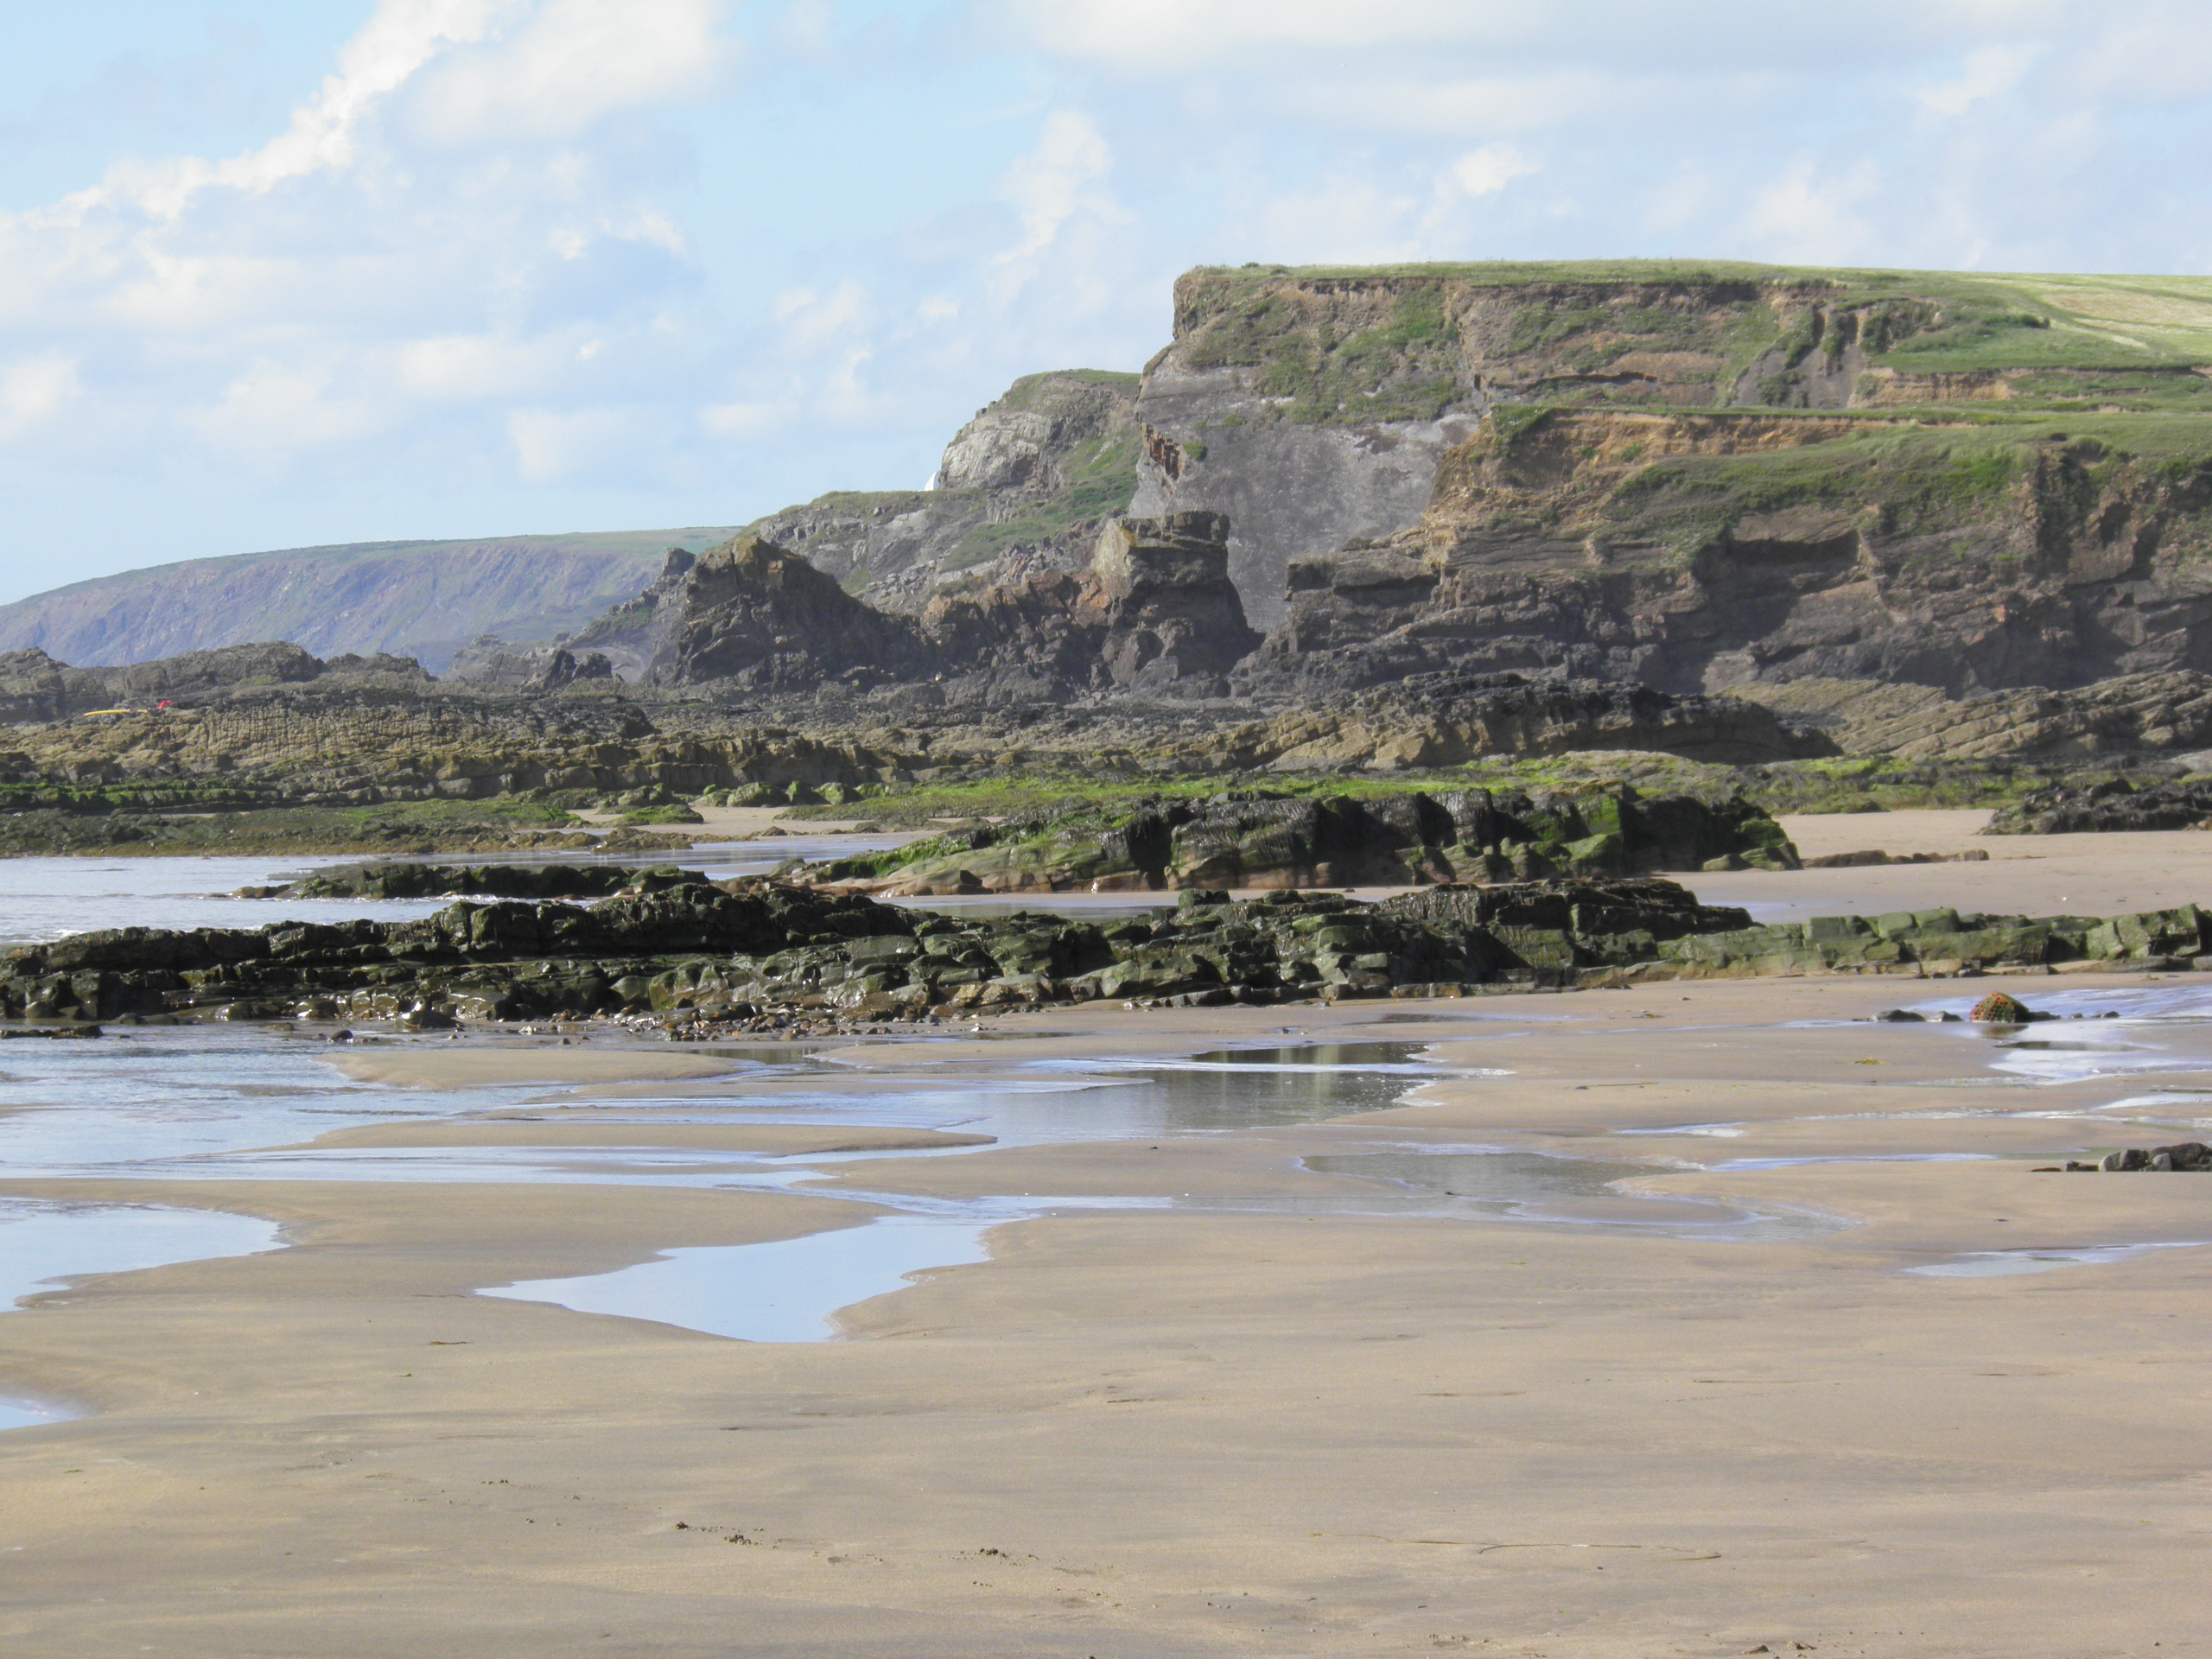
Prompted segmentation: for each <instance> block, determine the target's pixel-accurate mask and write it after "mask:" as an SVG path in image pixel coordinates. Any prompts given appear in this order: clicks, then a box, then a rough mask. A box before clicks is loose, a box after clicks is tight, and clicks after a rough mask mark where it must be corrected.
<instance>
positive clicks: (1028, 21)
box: [0, 0, 2212, 600]
mask: <svg viewBox="0 0 2212 1659" xmlns="http://www.w3.org/2000/svg"><path fill="white" fill-rule="evenodd" d="M11 12H12V13H13V14H14V15H13V16H11V17H10V26H9V30H8V38H9V43H10V48H11V50H10V51H9V52H8V53H7V54H0V490H3V491H4V497H0V499H5V501H6V502H7V504H8V507H9V513H8V518H9V524H10V531H11V532H12V533H11V534H10V535H9V536H8V537H6V538H5V540H4V542H0V600H4V599H10V598H15V597H19V596H21V595H22V594H27V593H31V592H35V591H37V590H39V589H41V588H48V587H53V586H56V585H59V584H60V583H62V582H69V581H74V580H78V579H79V578H81V577H84V576H89V575H98V574H100V573H102V572H105V571H108V570H115V569H129V568H131V567H134V566H138V565H144V564H152V563H165V562H167V561H168V560H171V559H177V558H186V557H192V556H200V555H205V554H210V553H227V552H238V551H244V550H250V549H256V548H263V547H277V546H294V545H302V544H308V543H326V542H345V541H363V540H372V539H381V538H386V537H447V536H476V535H492V534H498V533H502V532H518V531H558V530H584V529H626V528H643V527H648V526H657V525H673V524H702V523H726V524H734V523H739V522H742V521H743V520H745V519H747V518H752V517H754V516H756V515H758V514H760V513H761V512H767V511H770V510H772V509H774V508H776V507H778V506H781V505H785V504H786V503H788V502H792V501H797V500H803V499H807V498H809V497H810V496H812V495H815V494H817V493H820V492H821V491H823V490H825V489H832V488H866V487H873V486H901V485H906V486H913V485H918V484H920V483H921V482H922V481H923V480H924V479H925V478H926V477H927V476H928V474H929V472H930V470H931V465H932V463H933V461H934V460H935V457H936V454H937V452H938V449H939V448H941V447H942V446H943V444H944V441H945V439H946V438H947V437H948V436H950V434H951V432H952V430H953V429H955V428H956V427H957V426H958V424H959V423H961V422H962V421H963V420H964V419H965V418H967V416H969V414H970V413H972V412H973V411H974V410H976V408H977V407H978V406H980V405H981V404H983V403H985V402H987V401H988V400H989V398H991V397H993V396H995V394H996V393H997V391H999V390H1000V389H1001V388H1002V387H1003V386H1004V385H1005V384H1006V383H1007V381H1008V380H1010V379H1011V378H1014V376H1015V375H1018V374H1021V373H1027V372H1032V371H1034V370H1039V369H1045V368H1055V367H1064V366H1071V365H1089V366H1096V367H1106V368H1124V369H1134V368H1137V367H1139V366H1141V365H1142V363H1143V362H1144V360H1145V359H1146V358H1147V357H1148V356H1150V355H1151V353H1153V352H1154V351H1155V350H1157V349H1158V348H1159V347H1160V346H1161V345H1162V344H1164V343H1165V342H1166V339H1167V336H1168V329H1169V320H1170V310H1169V285H1170V283H1172V281H1173V277H1174V276H1175V274H1176V273H1177V272H1178V271H1179V270H1184V269H1185V268H1187V267H1189V266H1190V265H1192V264H1200V263H1229V264H1240V263H1243V261H1246V260H1260V261H1269V262H1272V261H1286V262H1296V261H1310V260H1367V259H1424V258H1434V259H1458V258H1483V257H1529V258H1536V257H1618V256H1630V255H1689V256H1706V257H1744V258H1758V259H1772V260H1777V261H1792V260H1808V261H1814V260H1816V261H1821V262H1828V263H1847V264H1875V265H1911V266H1931V267H1938V266H1940V267H1949V266H1974V267H1980V268H1982V269H2015V270H2136V271H2142V270H2164V271H2187V272H2202V271H2203V270H2206V269H2207V268H2208V264H2212V214H2208V207H2207V192H2206V189H2205V186H2204V184H2203V182H2202V179H2203V176H2204V166H2203V158H2204V156H2205V155H2206V153H2207V144H2206V140H2207V137H2208V132H2207V116H2208V94H2207V92H2206V91H2205V89H2206V88H2208V87H2212V14H2208V13H2207V12H2206V11H2205V10H2204V9H2203V8H2202V7H2196V6H2189V5H2181V4H2165V3H2134V0H2107V3H2102V4H2088V3H2069V0H1913V3H1904V0H1860V3H1856V4H1852V3H1834V4H1820V5H1811V4H1790V3H1786V0H1675V3H1669V4H1656V3H1653V4H1644V3H1633V4H1631V3H1618V0H1616V3H1599V0H1550V3H1547V4H1543V5H1531V4H1529V3H1527V0H1511V3H1504V0H1361V3H1356V4H1348V3H1344V0H904V3H900V0H760V3H747V4H740V3H724V0H380V3H379V0H346V3H340V0H284V3H282V4H278V3H272V0H221V3H206V0H163V3H160V4H153V3H147V0H74V3H73V4H72V5H70V6H68V7H41V8H31V7H29V6H22V5H18V6H16V7H14V8H11Z"/></svg>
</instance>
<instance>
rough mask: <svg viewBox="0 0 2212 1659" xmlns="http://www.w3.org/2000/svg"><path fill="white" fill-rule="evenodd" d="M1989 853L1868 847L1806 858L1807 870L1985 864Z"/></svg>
mask: <svg viewBox="0 0 2212 1659" xmlns="http://www.w3.org/2000/svg"><path fill="white" fill-rule="evenodd" d="M1988 861H1989V854H1988V853H1987V851H1986V850H1985V849H1982V848H1980V847H1975V848H1973V849H1969V850H1967V851H1966V852H1963V853H1885V852H1884V851H1882V850H1881V849H1879V848H1870V849H1867V850H1866V851H1863V852H1856V853H1823V854H1821V855H1820V856H1819V857H1818V858H1808V859H1807V860H1806V861H1805V868H1807V869H1808V870H1855V869H1862V868H1867V867H1869V866H1872V865H1881V864H1986V863H1987V862H1988Z"/></svg>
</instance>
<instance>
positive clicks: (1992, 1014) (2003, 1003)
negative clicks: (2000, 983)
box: [1967, 991, 2036, 1026]
mask: <svg viewBox="0 0 2212 1659" xmlns="http://www.w3.org/2000/svg"><path fill="white" fill-rule="evenodd" d="M2035 1017H2036V1016H2035V1015H2034V1014H2031V1013H2030V1012H2029V1011H2028V1007H2027V1005H2026V1004H2025V1003H2024V1002H2022V1001H2020V1000H2019V999H2018V998H2017V997H2012V996H2007V995H2005V993H2004V992H2002V991H1992V992H1991V993H1990V994H1989V995H1987V996H1985V997H1983V998H1982V999H1981V1001H1979V1002H1977V1003H1975V1004H1974V1010H1973V1012H1972V1013H1970V1014H1967V1019H1969V1020H1973V1021H1974V1023H1975V1024H1977V1025H1991V1026H2024V1025H2026V1024H2028V1023H2029V1022H2030V1021H2031V1020H2033V1019H2034V1018H2035Z"/></svg>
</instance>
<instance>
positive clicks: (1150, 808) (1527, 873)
mask: <svg viewBox="0 0 2212 1659" xmlns="http://www.w3.org/2000/svg"><path fill="white" fill-rule="evenodd" d="M1716 860H1720V861H1727V862H1729V863H1731V864H1732V867H1733V868H1746V867H1751V868H1767V869H1793V868H1796V864H1797V854H1796V849H1795V848H1794V847H1792V846H1791V845H1790V843H1789V838H1788V837H1787V836H1784V835H1783V831H1782V827H1781V825H1779V824H1778V823H1776V822H1775V821H1774V819H1773V818H1772V817H1769V816H1768V815H1767V813H1766V812H1764V810H1761V809H1760V808H1758V807H1756V806H1753V805H1751V804H1750V803H1749V802H1746V801H1744V800H1742V799H1740V798H1738V799H1732V800H1727V801H1723V802H1720V803H1718V804H1714V803H1710V802H1707V801H1702V800H1699V799H1697V798H1694V797H1691V796H1686V795H1675V796H1662V797H1658V798H1645V797H1643V796H1642V795H1639V794H1638V793H1637V791H1635V790H1633V789H1630V788H1628V787H1626V786H1625V785H1617V786H1614V787H1611V788H1608V789H1602V790H1597V791H1591V792H1589V793H1586V794H1579V795H1567V794H1539V795H1529V794H1524V793H1522V792H1520V791H1498V792H1493V791H1489V790H1462V791H1452V792H1449V793H1445V794H1440V795H1433V796H1432V795H1426V794H1416V793H1408V794H1403V795H1391V796H1373V797H1369V798H1356V797H1353V796H1348V795H1332V796H1301V795H1288V794H1276V793H1271V792H1268V791H1236V792H1231V793H1227V794H1222V795H1216V796H1210V797H1207V798H1202V799H1198V800H1174V801H1149V802H1146V803H1143V804H1141V805H1139V806H1138V807H1137V808H1135V810H1129V809H1127V808H1121V809H1114V810H1099V809H1091V810H1083V809H1080V808H1078V809H1076V810H1070V811H1065V812H1049V813H1046V814H1042V815H1039V817H1034V818H1030V819H1023V820H1016V821H1013V822H1010V823H1002V824H995V825H988V826H976V827H975V828H972V829H964V830H961V831H958V832H956V833H954V834H952V835H950V836H940V837H938V838H936V839H934V840H931V841H926V842H915V843H913V844H912V845H909V846H907V847H904V848H901V849H897V850H896V851H893V852H890V853H882V854H873V855H865V856H862V857H859V858H849V859H840V860H835V861H830V862H829V863H826V864H822V865H817V866H813V867H810V868H805V869H804V870H802V871H801V872H799V874H801V875H802V876H803V877H804V879H806V880H813V881H817V882H821V883H825V884H838V883H852V884H857V885H860V886H863V887H868V889H869V890H871V891H874V892H877V893H884V894H889V895H899V896H914V895H926V894H932V893H1060V892H1069V891H1090V892H1094V893H1111V892H1124V891H1162V890H1167V889H1178V888H1192V887H1247V888H1251V887H1259V888H1266V887H1357V886H1370V885H1377V886H1390V887H1402V886H1413V885H1417V884H1422V883H1428V882H1438V881H1510V880H1544V879H1546V878H1549V877H1554V876H1581V877H1596V876H1619V875H1626V874H1637V873H1642V872H1649V871H1656V870H1696V869H1703V868H1707V867H1709V866H1711V865H1712V864H1713V862H1714V861H1716Z"/></svg>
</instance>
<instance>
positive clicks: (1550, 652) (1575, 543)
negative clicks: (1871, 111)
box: [1246, 410, 2212, 695]
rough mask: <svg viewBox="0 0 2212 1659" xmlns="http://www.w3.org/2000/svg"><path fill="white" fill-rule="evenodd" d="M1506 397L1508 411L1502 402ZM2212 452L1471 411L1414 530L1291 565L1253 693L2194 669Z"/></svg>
mask: <svg viewBox="0 0 2212 1659" xmlns="http://www.w3.org/2000/svg"><path fill="white" fill-rule="evenodd" d="M1519 413H1520V412H1518V411H1516V415H1518V414H1519ZM2208 510H2212V462H2208V463H2207V464H2205V465H2202V466H2193V467H2188V468H2185V469H2177V468H2175V467H2172V466H2171V465H2166V464H2163V463H2160V464H2153V463H2152V462H2149V461H2143V460H2139V459H2138V458H2135V457H2131V456H2126V455H2122V454H2115V453H2113V452H2110V451H2108V450H2107V449H2106V448H2105V447H2104V446H2103V445H2101V443H2099V442H2095V441H2094V440H2087V439H2084V440H2079V441H2075V440H2069V439H2068V438H2067V437H2066V436H2065V435H2063V434H2050V433H2046V432H2041V431H2036V432H2020V431H2018V430H2017V429H2012V430H2000V431H1998V432H1995V433H1992V432H1990V431H1987V430H1982V429H1971V430H1967V431H1955V430H1950V429H1943V428H1939V427H1928V426H1922V425H1903V426H1898V427H1896V428H1893V429H1886V430H1885V429H1878V428H1877V426H1876V425H1874V424H1873V423H1866V422H1865V421H1859V420H1850V421H1847V420H1840V419H1821V418H1817V417H1811V416H1753V415H1687V414H1670V415H1649V414H1630V413H1619V412H1596V411H1582V410H1556V411H1552V412H1550V413H1548V414H1546V413H1534V414H1529V415H1528V416H1526V417H1525V418H1516V420H1515V421H1512V422H1508V423H1503V424H1501V423H1500V422H1499V421H1498V420H1497V419H1496V418H1493V419H1491V420H1488V421H1485V422H1484V424H1483V426H1482V428H1481V429H1480V430H1478V432H1477V433H1476V435H1474V436H1473V437H1471V439H1469V440H1468V441H1467V442H1465V443H1463V444H1460V445H1459V446H1458V447H1456V448H1452V449H1451V450H1450V451H1448V452H1447V453H1446V454H1445V455H1444V456H1443V457H1442V459H1441V461H1440V465H1439V467H1438V472H1437V477H1436V485H1435V490H1434V493H1433V496H1432V498H1431V499H1430V500H1429V503H1428V505H1427V510H1426V512H1424V514H1423V515H1422V518H1421V522H1420V524H1417V525H1415V526H1414V527H1413V528H1411V529H1408V530H1407V531H1402V532H1401V533H1400V534H1398V535H1396V536H1395V537H1390V538H1389V539H1387V540H1386V541H1383V542H1382V543H1372V544H1367V545H1361V546H1355V547H1352V548H1351V549H1348V550H1344V551H1343V552H1342V553H1340V554H1334V553H1332V555H1329V556H1313V557H1309V558H1306V559H1302V560H1299V561H1296V562H1294V563H1292V564H1291V566H1290V567H1289V569H1288V572H1287V613H1286V616H1285V619H1284V620H1283V622H1282V624H1281V626H1279V627H1277V628H1276V629H1275V630H1274V632H1272V633H1271V634H1270V636H1269V638H1268V643H1267V645H1265V646H1264V647H1263V648H1262V652H1260V654H1259V656H1258V658H1256V659H1255V662H1254V663H1253V664H1251V665H1250V668H1249V671H1248V673H1247V676H1246V677H1247V679H1248V681H1249V683H1251V684H1252V685H1254V686H1255V688H1265V687H1267V686H1269V685H1281V686H1299V687H1309V688H1325V687H1343V686H1356V685H1363V684H1374V683H1380V682H1383V681H1386V680H1389V679H1393V678H1395V677H1399V676H1402V675H1404V674H1407V673H1409V672H1418V671H1423V670H1431V669H1436V668H1442V667H1468V668H1477V669H1548V670H1552V671H1562V672H1567V673H1571V674H1573V675H1576V676H1580V677H1592V678H1603V679H1633V680H1642V681H1644V682H1646V683H1651V684H1655V685H1659V686H1662V687H1666V688H1669V689H1671V690H1727V689H1730V688H1732V687H1735V686H1738V685H1742V684H1746V683H1755V682H1763V681H1784V680H1790V679H1796V678H1800V677H1827V678H1844V679H1861V680H1878V681H1886V682H1901V681H1902V682H1912V683H1921V684H1924V685H1928V686H1931V687H1934V688H1937V689H1940V690H1945V691H1947V692H1949V693H1951V694H1953V695H1969V694H1974V693H1977V692H1983V691H1987V690H1993V689H1999V688H2006V687H2018V686H2043V687H2062V688H2063V687H2068V686H2076V685H2080V684H2082V683H2086V682H2093V681H2095V680H2098V679H2101V678H2105V677H2111V676H2118V675H2132V674H2140V673H2149V672H2169V671H2176V670H2203V669H2206V668H2208V667H2212V632H2208V631H2207V630H2206V629H2205V626H2204V624H2205V623H2206V621H2207V620H2208V618H2212V575H2207V569H2208V566H2207V563H2206V555H2207V553H2208V551H2212V511H2208Z"/></svg>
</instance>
